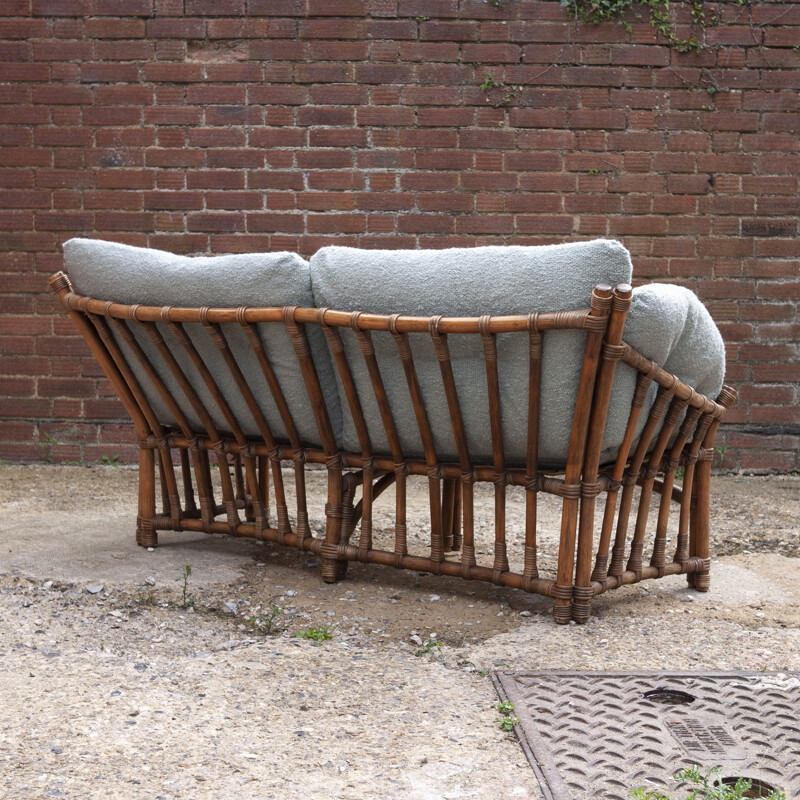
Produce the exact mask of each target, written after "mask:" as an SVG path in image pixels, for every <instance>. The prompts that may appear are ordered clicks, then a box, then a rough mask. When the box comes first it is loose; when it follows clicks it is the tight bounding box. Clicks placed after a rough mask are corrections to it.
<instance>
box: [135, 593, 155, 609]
mask: <svg viewBox="0 0 800 800" xmlns="http://www.w3.org/2000/svg"><path fill="white" fill-rule="evenodd" d="M136 604H137V605H140V606H155V605H158V598H157V597H156V594H155V592H153V591H147V592H146V591H144V590H143V591H141V592H139V596H138V597H137V598H136Z"/></svg>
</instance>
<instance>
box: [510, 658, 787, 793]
mask: <svg viewBox="0 0 800 800" xmlns="http://www.w3.org/2000/svg"><path fill="white" fill-rule="evenodd" d="M495 685H496V687H497V690H498V693H499V694H500V696H501V698H502V699H508V700H510V701H511V702H512V703H513V704H514V709H515V714H516V715H517V716H518V717H519V719H520V726H521V728H522V733H524V736H520V741H521V742H522V746H523V749H524V750H525V752H526V754H527V756H528V760H529V761H530V762H531V766H532V767H533V768H534V771H535V772H536V774H537V777H538V778H539V783H540V784H541V786H542V790H543V792H544V794H545V797H546V798H547V799H548V800H585V798H598V800H601V799H602V800H629V797H630V792H631V790H632V789H634V788H636V787H638V786H646V787H648V788H651V789H658V790H661V791H663V792H665V793H668V792H669V791H670V790H672V789H673V788H674V787H675V781H674V779H673V778H672V776H673V774H674V773H675V772H676V771H677V770H679V769H682V768H683V767H687V766H690V765H691V764H699V765H700V766H701V768H703V769H705V770H708V769H711V767H715V766H720V767H721V768H722V770H721V775H722V777H723V778H725V777H730V778H735V777H738V776H743V777H747V778H750V779H752V780H753V781H754V785H757V784H756V783H755V782H759V783H760V784H761V785H769V786H773V787H775V788H777V789H780V791H782V792H785V793H786V797H787V800H789V799H790V798H800V674H797V673H767V672H756V673H752V672H726V673H705V674H701V673H689V672H686V673H676V672H644V673H630V672H625V673H619V672H617V673H613V672H517V673H514V672H501V673H497V675H496V676H495Z"/></svg>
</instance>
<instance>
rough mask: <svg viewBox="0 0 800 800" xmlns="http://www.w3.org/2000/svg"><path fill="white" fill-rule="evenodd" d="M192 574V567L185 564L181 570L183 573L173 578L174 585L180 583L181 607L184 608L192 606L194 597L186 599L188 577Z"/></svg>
mask: <svg viewBox="0 0 800 800" xmlns="http://www.w3.org/2000/svg"><path fill="white" fill-rule="evenodd" d="M191 574H192V565H191V564H187V565H186V566H185V567H184V568H183V572H181V574H180V575H178V577H177V578H175V582H176V583H182V584H183V585H182V586H181V591H182V592H183V607H184V608H191V607H193V606H194V597H192V596H189V597H187V592H188V591H189V576H190V575H191Z"/></svg>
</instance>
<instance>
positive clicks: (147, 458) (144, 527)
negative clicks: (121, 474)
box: [136, 447, 158, 547]
mask: <svg viewBox="0 0 800 800" xmlns="http://www.w3.org/2000/svg"><path fill="white" fill-rule="evenodd" d="M155 516H156V471H155V453H154V451H153V450H152V449H150V448H146V447H141V448H140V449H139V513H138V515H137V517H136V544H138V545H139V546H140V547H157V546H158V533H157V532H156V529H155Z"/></svg>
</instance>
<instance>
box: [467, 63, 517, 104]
mask: <svg viewBox="0 0 800 800" xmlns="http://www.w3.org/2000/svg"><path fill="white" fill-rule="evenodd" d="M478 88H479V89H480V90H481V91H482V92H483V93H484V94H488V93H489V92H491V91H493V90H494V89H502V91H503V94H502V96H501V97H500V99H499V100H498V101H497V102H496V103H492V108H500V107H501V106H507V105H508V104H509V103H510V102H511V101H512V100H514V99H516V97H517V95H518V94H519V93H520V92H521V91H522V87H521V86H512V85H510V84H509V85H508V86H506V85H504V84H502V83H500V81H498V80H497V78H495V76H494V74H493V73H491V72H489V73H488V74H487V75H486V77H485V78H484V79H483V82H482V83H481V84H480V85H479V86H478ZM486 99H487V100H488V99H489V98H488V97H487V98H486Z"/></svg>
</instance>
